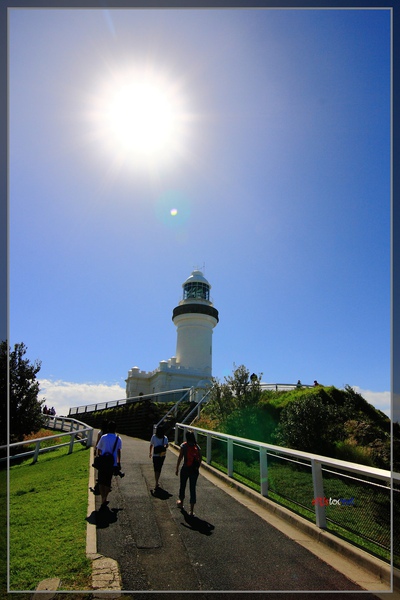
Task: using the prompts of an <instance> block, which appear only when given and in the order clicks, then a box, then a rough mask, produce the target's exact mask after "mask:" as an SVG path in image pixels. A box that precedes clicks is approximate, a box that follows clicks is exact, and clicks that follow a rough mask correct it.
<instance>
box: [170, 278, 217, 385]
mask: <svg viewBox="0 0 400 600" xmlns="http://www.w3.org/2000/svg"><path fill="white" fill-rule="evenodd" d="M182 287H183V299H182V300H181V301H180V302H179V305H178V306H176V307H175V308H174V310H173V313H172V320H173V322H174V324H175V326H176V330H177V340H176V362H177V364H178V365H180V366H181V367H183V368H186V369H196V371H198V372H199V373H202V374H203V376H204V378H205V379H207V378H211V377H212V334H213V329H214V327H215V326H216V324H217V323H218V311H217V309H216V308H214V307H213V305H212V302H211V300H210V289H211V285H210V284H209V282H208V281H207V279H206V278H205V277H204V275H203V273H202V272H201V271H198V270H195V271H193V272H192V273H191V275H190V276H189V277H188V278H187V279H186V281H185V282H184V283H183V284H182Z"/></svg>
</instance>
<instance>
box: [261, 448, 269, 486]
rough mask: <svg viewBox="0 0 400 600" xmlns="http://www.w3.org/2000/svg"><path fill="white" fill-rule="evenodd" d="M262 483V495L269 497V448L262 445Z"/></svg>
mask: <svg viewBox="0 0 400 600" xmlns="http://www.w3.org/2000/svg"><path fill="white" fill-rule="evenodd" d="M259 452H260V485H261V495H262V496H265V498H267V497H268V460H267V450H266V449H265V448H262V447H261V446H260V448H259Z"/></svg>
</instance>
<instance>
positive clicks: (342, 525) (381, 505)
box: [211, 452, 398, 564]
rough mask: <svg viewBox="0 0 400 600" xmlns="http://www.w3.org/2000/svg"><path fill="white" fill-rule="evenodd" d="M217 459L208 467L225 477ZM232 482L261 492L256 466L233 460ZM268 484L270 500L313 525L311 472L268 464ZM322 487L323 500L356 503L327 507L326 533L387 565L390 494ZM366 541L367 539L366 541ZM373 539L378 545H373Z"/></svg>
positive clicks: (331, 484) (342, 485)
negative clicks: (345, 541) (383, 543)
mask: <svg viewBox="0 0 400 600" xmlns="http://www.w3.org/2000/svg"><path fill="white" fill-rule="evenodd" d="M220 458H221V457H220V456H219V453H218V452H215V453H214V457H213V460H212V462H211V465H212V466H213V467H215V468H217V469H219V470H220V471H222V472H224V473H227V468H226V466H225V465H224V464H221V462H222V461H220ZM233 478H234V479H235V480H237V481H239V482H241V483H243V484H244V485H246V486H248V487H250V488H251V489H253V490H255V491H257V492H260V484H259V464H258V462H252V463H245V462H243V461H239V460H235V461H234V473H233ZM268 482H269V490H268V497H269V499H270V500H273V501H274V502H276V503H277V504H280V505H281V506H285V507H286V508H288V509H290V510H292V511H293V512H294V513H296V514H298V515H301V516H302V517H304V518H306V519H307V520H309V521H311V522H313V523H315V510H314V507H312V508H311V506H312V505H311V500H312V497H313V486H312V478H311V471H310V472H308V471H307V470H304V469H302V468H300V469H296V468H290V467H287V466H285V465H281V464H279V462H278V463H276V464H270V466H269V470H268ZM324 485H325V496H326V497H328V498H329V497H330V496H331V497H333V498H351V497H354V498H355V501H356V509H354V508H353V507H343V508H338V507H327V509H326V513H327V518H328V519H329V517H330V518H331V519H333V521H328V524H327V528H328V530H329V531H331V532H332V533H334V534H335V535H338V536H339V537H341V538H343V539H346V540H347V541H349V542H351V543H352V544H354V545H356V546H358V547H360V548H363V549H364V550H366V551H367V552H370V553H372V554H374V555H376V556H378V557H379V558H381V559H383V560H385V561H389V560H390V551H389V548H388V546H389V537H388V536H389V532H390V522H389V492H388V491H385V492H381V491H379V490H377V491H375V490H373V489H371V488H369V487H366V486H365V485H361V484H357V482H351V483H350V482H347V481H346V480H342V479H340V478H329V477H327V478H325V480H324ZM308 505H309V506H310V508H308ZM360 534H361V535H360ZM362 534H364V536H363V535H362ZM367 537H368V538H370V539H366V538H367ZM374 539H375V540H376V541H377V543H374V541H373V540H374ZM380 540H382V541H385V542H386V543H387V547H386V548H383V547H381V546H380V545H379V541H380ZM385 545H386V544H385ZM394 560H395V564H398V557H397V558H396V555H395V556H394Z"/></svg>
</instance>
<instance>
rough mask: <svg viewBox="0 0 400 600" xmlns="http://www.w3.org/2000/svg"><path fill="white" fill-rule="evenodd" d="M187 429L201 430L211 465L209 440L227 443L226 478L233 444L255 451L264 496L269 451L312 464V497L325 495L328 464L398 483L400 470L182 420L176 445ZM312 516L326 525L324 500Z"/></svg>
mask: <svg viewBox="0 0 400 600" xmlns="http://www.w3.org/2000/svg"><path fill="white" fill-rule="evenodd" d="M187 429H190V430H192V431H194V432H197V433H200V434H201V435H202V436H205V437H206V455H205V458H206V462H207V464H211V452H212V440H213V439H216V440H223V441H224V442H226V445H227V474H228V477H231V478H233V477H234V469H233V455H234V445H238V446H245V447H247V448H251V449H253V450H256V451H257V452H258V455H259V465H260V470H259V485H260V490H261V494H262V496H264V497H268V458H267V457H268V454H269V453H270V454H274V455H276V454H278V455H282V456H284V457H287V458H290V459H292V460H293V459H301V460H302V461H306V463H307V464H308V466H310V467H311V472H312V482H313V491H314V499H319V498H321V499H323V498H324V497H325V494H324V482H323V475H322V467H323V466H324V467H330V468H335V469H339V470H344V471H346V472H351V473H352V474H353V475H356V476H360V475H363V476H364V477H370V478H373V479H378V480H381V481H384V482H385V485H386V486H387V487H388V488H389V489H390V487H391V483H392V481H395V482H396V483H399V482H400V473H391V472H390V471H386V470H384V469H378V468H376V467H369V466H366V465H360V464H357V463H352V462H348V461H344V460H338V459H335V458H329V457H327V456H320V455H318V454H311V453H310V452H302V451H300V450H293V449H291V448H284V447H282V446H274V445H272V444H266V443H264V442H257V441H254V440H248V439H245V438H241V437H237V436H234V435H229V434H225V433H218V432H216V431H210V430H207V429H201V428H199V427H193V426H191V425H187V424H184V423H176V424H175V444H178V442H179V430H183V432H185V431H186V430H187ZM314 507H315V518H316V524H317V526H318V527H320V528H322V529H325V528H326V510H325V504H324V503H323V502H315V503H314Z"/></svg>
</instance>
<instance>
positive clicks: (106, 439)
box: [97, 421, 122, 509]
mask: <svg viewBox="0 0 400 600" xmlns="http://www.w3.org/2000/svg"><path fill="white" fill-rule="evenodd" d="M115 431H116V424H115V422H114V421H109V423H108V430H107V433H105V434H104V435H102V436H101V438H100V441H99V443H98V444H97V451H98V453H99V455H100V456H102V455H103V454H112V456H113V460H112V461H111V462H110V466H107V467H105V468H102V469H99V470H98V481H99V492H100V496H101V506H100V509H104V508H106V506H107V504H108V501H107V497H108V494H109V493H110V492H111V479H112V476H113V474H114V469H115V468H117V469H119V470H120V469H121V448H122V440H121V438H120V437H119V435H117V434H116V433H115Z"/></svg>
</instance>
